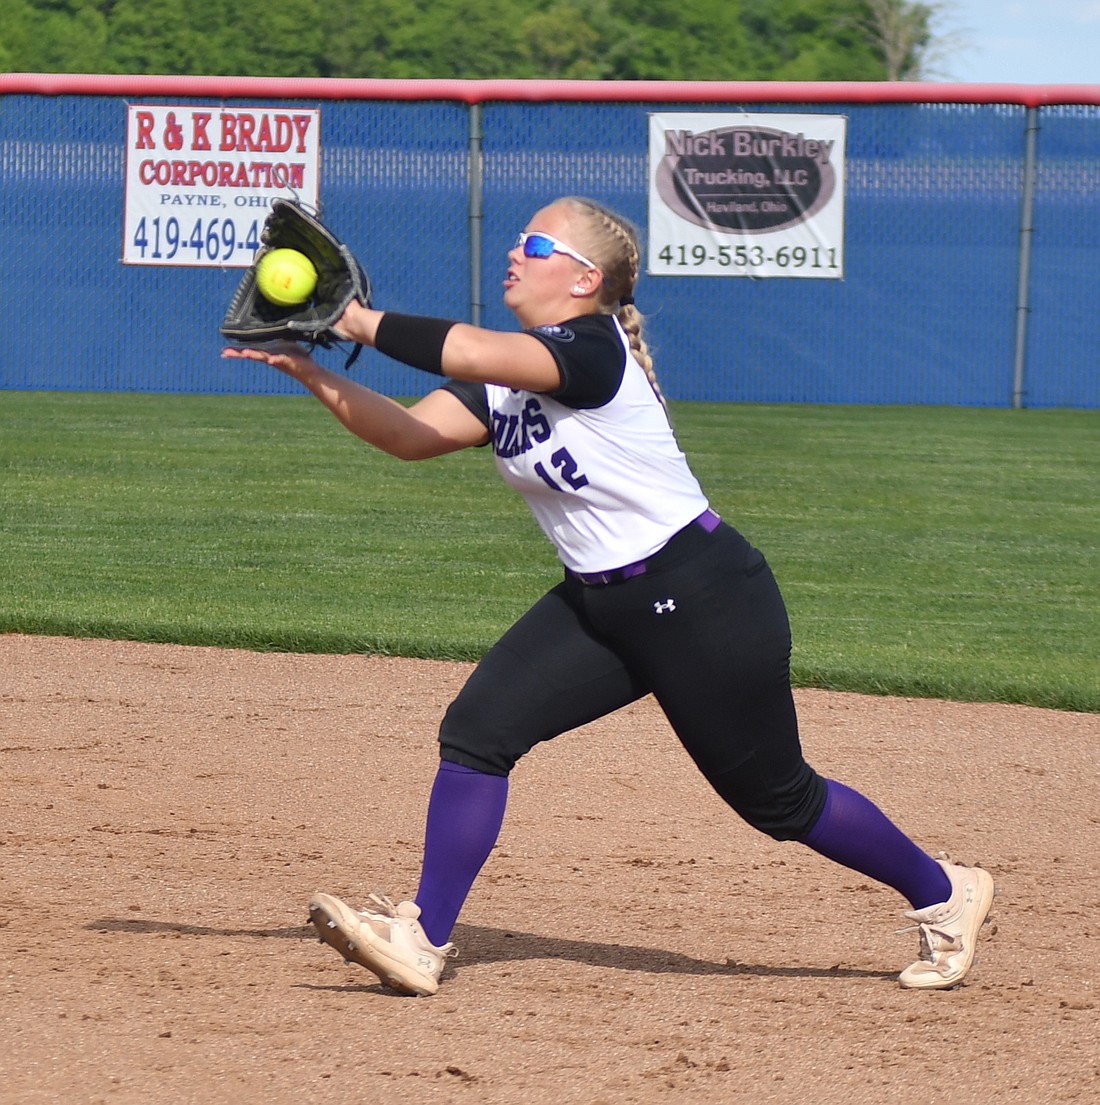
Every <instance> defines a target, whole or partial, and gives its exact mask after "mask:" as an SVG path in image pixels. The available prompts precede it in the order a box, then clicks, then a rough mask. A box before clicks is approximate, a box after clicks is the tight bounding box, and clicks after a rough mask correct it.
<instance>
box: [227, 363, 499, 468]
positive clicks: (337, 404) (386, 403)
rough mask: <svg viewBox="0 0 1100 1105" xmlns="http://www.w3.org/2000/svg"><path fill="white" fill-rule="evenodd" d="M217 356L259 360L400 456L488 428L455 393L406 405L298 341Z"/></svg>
mask: <svg viewBox="0 0 1100 1105" xmlns="http://www.w3.org/2000/svg"><path fill="white" fill-rule="evenodd" d="M222 356H224V357H227V358H240V359H244V360H253V361H260V362H262V363H264V364H269V365H271V366H272V367H273V368H277V369H279V370H280V371H281V372H285V373H286V374H287V375H288V376H292V377H293V378H294V379H295V380H297V381H298V382H299V383H301V384H302V385H303V386H305V387H306V388H308V389H309V390H310V391H311V392H312V393H313V394H314V395H315V396H316V397H317V398H318V399H319V400H320V401H321V402H322V403H323V404H324V405H325V406H326V407H327V408H328V409H329V411H331V412H332V414H333V415H334V416H335V417H336V418H337V419H338V420H339V421H340V422H341V423H342V424H343V425H344V426H345V427H346V428H347V429H348V430H350V431H351V432H352V433H353V434H355V436H356V437H359V438H362V440H363V441H365V442H367V443H368V444H370V445H373V446H374V447H375V448H377V449H381V450H382V451H383V452H385V453H389V454H390V455H391V456H395V457H398V458H399V459H401V460H427V459H429V458H430V457H438V456H443V455H444V454H446V453H453V452H457V451H458V450H459V449H466V448H469V447H470V446H474V445H484V444H485V442H486V441H487V440H488V431H487V430H486V428H485V425H484V424H483V423H482V422H481V420H480V419H479V418H478V417H477V416H476V415H475V414H474V413H473V412H471V411H470V410H469V408H468V407H467V406H466V405H465V404H464V403H463V402H462V401H461V400H460V399H458V398H457V397H456V396H454V395H452V394H450V393H449V392H447V391H445V390H444V389H442V388H437V389H436V390H435V391H432V392H429V393H428V394H427V395H426V396H424V397H423V398H422V399H420V400H418V401H417V402H416V403H413V404H412V405H411V406H409V407H406V406H404V405H403V404H401V403H398V402H397V401H396V400H395V399H391V398H390V397H389V396H387V395H382V394H381V393H380V392H376V391H372V390H371V389H370V388H368V387H364V386H363V385H362V384H359V383H356V382H355V381H354V380H351V379H349V378H348V377H347V376H345V375H343V374H341V373H338V372H332V371H330V370H329V369H326V368H323V367H321V365H319V364H318V363H317V362H316V361H315V360H313V358H312V357H310V356H309V354H308V353H307V352H306V351H305V349H303V348H302V347H301V346H298V345H293V344H290V343H286V344H284V345H281V346H276V347H268V348H265V349H257V348H244V349H237V348H233V347H230V348H227V349H225V350H223V353H222Z"/></svg>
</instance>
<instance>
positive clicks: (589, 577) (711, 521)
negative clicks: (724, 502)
mask: <svg viewBox="0 0 1100 1105" xmlns="http://www.w3.org/2000/svg"><path fill="white" fill-rule="evenodd" d="M721 524H722V519H721V518H720V517H719V516H718V515H717V514H715V512H714V511H713V510H710V509H709V508H708V509H707V510H704V511H703V513H702V514H700V515H699V517H698V518H695V519H693V520H692V521H690V522H688V524H687V525H686V526H684V529H682V530H680V531H679V533H683V532H684V530H686V529H688V528H689V527H690V526H699V528H700V529H702V530H704V531H705V532H706V533H713V532H714V531H715V530H716V529H717V528H718V527H719V526H720V525H721ZM679 533H675V534H673V535H672V537H671V538H670V539H669V541H668V542H667V543H666V544H665V545H664V546H662V547H661V548H660V549H658V550H657V552H655V553H654V554H653V556H650V557H647V558H646V559H645V560H635V561H634V563H633V564H624V565H623V566H622V567H621V568H612V569H611V570H610V571H607V572H574V571H572V570H570V571H569V574H570V575H571V576H572V577H573V578H574V579H579V580H580V581H581V583H587V584H588V585H589V586H595V585H597V584H601V583H622V582H623V581H624V580H627V579H633V578H634V577H635V576H644V575H645V574H646V572H647V571H648V569H649V565H650V564H652V563H653V559H654V557H656V556H659V555H660V554H661V553H662V552H664V550H665V549H667V548H668V546H669V545H670V544H671V543H672V542H673V541H675V540H676V538H677V537H678V536H679Z"/></svg>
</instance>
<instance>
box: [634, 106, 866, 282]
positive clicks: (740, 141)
mask: <svg viewBox="0 0 1100 1105" xmlns="http://www.w3.org/2000/svg"><path fill="white" fill-rule="evenodd" d="M846 130H847V119H846V118H845V117H843V116H835V115H772V114H755V115H749V114H743V113H738V114H717V113H706V112H699V113H691V114H652V115H650V117H649V234H648V243H649V249H648V263H647V271H648V272H649V273H651V274H653V275H656V276H752V277H776V276H790V277H804V278H805V277H811V278H813V277H816V278H819V279H822V278H824V279H840V278H841V277H843V275H844V187H845V172H844V168H845V164H844V157H845V138H846Z"/></svg>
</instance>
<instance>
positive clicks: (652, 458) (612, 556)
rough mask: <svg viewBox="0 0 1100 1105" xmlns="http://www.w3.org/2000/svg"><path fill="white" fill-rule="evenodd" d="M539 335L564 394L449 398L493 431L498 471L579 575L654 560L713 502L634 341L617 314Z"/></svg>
mask: <svg viewBox="0 0 1100 1105" xmlns="http://www.w3.org/2000/svg"><path fill="white" fill-rule="evenodd" d="M527 332H528V333H530V334H533V335H534V336H535V337H537V338H539V339H540V340H541V341H542V342H543V343H544V344H545V345H546V346H547V348H548V349H549V350H550V351H551V352H552V353H553V354H554V357H555V359H556V360H557V362H558V365H559V367H560V368H561V371H562V381H563V383H562V387H561V388H560V389H559V390H558V391H556V392H554V393H553V394H552V395H551V394H543V393H538V392H532V391H516V390H513V389H511V388H507V387H501V386H499V385H496V384H486V385H484V406H482V405H481V403H478V402H477V400H476V398H475V395H476V391H475V390H473V387H472V386H471V385H464V384H461V383H458V382H452V383H451V384H449V385H448V388H449V390H452V391H454V392H455V393H456V394H457V395H459V397H460V398H462V399H463V401H464V402H466V403H467V405H468V406H470V408H471V410H475V412H476V413H478V414H479V416H480V417H481V418H482V420H483V421H484V422H485V424H486V426H487V428H488V429H489V431H490V434H491V443H492V447H493V453H494V455H495V457H496V463H497V467H498V469H499V470H500V472H501V474H502V475H503V477H504V479H505V480H506V481H507V482H508V483H510V484H511V485H512V486H513V487H514V488H515V489H516V490H517V491H518V492H519V493H520V494H521V495H522V496H523V497H524V499H526V501H527V503H528V505H529V506H530V508H531V511H532V512H533V513H534V515H535V518H536V520H537V521H538V523H539V525H540V526H541V527H542V530H543V532H544V533H545V534H546V536H547V537H548V538H549V539H550V540H551V541H552V542H553V544H554V547H555V548H556V549H557V552H558V555H559V557H560V558H561V560H562V563H563V564H564V565H565V566H566V567H567V568H570V569H572V570H573V571H576V572H585V573H588V572H603V571H609V570H611V569H612V568H618V567H622V566H623V565H625V564H632V563H634V562H635V561H637V560H643V559H645V558H646V557H648V556H651V555H652V554H653V553H655V552H656V551H657V550H658V549H660V548H662V547H663V546H664V545H665V543H666V542H667V541H668V539H669V538H670V537H672V535H673V534H675V533H676V532H678V531H679V530H681V529H683V528H684V526H686V525H687V524H688V523H689V522H691V521H692V520H693V519H695V518H697V517H698V516H699V515H700V514H701V513H703V511H705V510H706V509H707V505H708V504H707V499H706V496H705V495H704V494H703V492H702V489H701V488H700V486H699V482H698V480H696V478H695V476H694V474H693V473H692V471H691V469H690V468H689V467H688V463H687V459H686V458H685V456H684V454H683V452H682V451H681V449H680V446H679V444H678V443H677V441H676V437H675V435H674V433H673V431H672V427H671V426H670V424H669V421H668V416H667V414H666V412H665V408H664V405H663V404H662V403H661V401H660V399H659V398H658V397H657V395H656V393H655V392H654V390H653V388H652V386H651V385H650V382H649V380H648V378H647V377H646V374H645V372H644V371H643V369H642V368H641V366H640V365H639V364H638V362H637V361H635V359H634V357H633V356H632V355H631V353H630V344H629V341H628V339H627V337H626V334H625V333H624V332H623V330H622V327H621V326H620V325H619V323H618V320H617V319H615V318H613V317H612V316H610V315H586V316H582V317H581V318H578V319H573V320H571V321H570V322H568V323H564V324H562V325H558V326H541V327H537V328H535V329H533V330H530V331H527ZM477 388H478V389H479V390H480V386H477ZM477 398H480V397H477Z"/></svg>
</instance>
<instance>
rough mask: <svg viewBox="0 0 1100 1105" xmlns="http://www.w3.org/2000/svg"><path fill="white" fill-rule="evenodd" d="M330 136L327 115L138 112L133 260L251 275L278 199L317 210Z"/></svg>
mask: <svg viewBox="0 0 1100 1105" xmlns="http://www.w3.org/2000/svg"><path fill="white" fill-rule="evenodd" d="M320 131H321V113H320V110H319V109H317V108H309V109H305V110H300V109H290V108H275V107H263V108H259V107H246V108H225V107H191V106H186V107H167V106H153V105H141V104H132V105H130V106H129V111H128V120H127V127H126V205H125V206H126V215H125V226H124V231H123V233H124V241H123V251H122V260H123V263H124V264H128V265H209V266H218V267H233V266H236V267H238V268H246V267H247V266H248V265H250V264H251V263H252V256H253V254H254V253H255V252H256V250H257V248H258V247H259V244H260V241H259V235H260V230H261V229H262V227H263V224H264V219H265V218H267V215H268V212H269V211H270V209H271V202H272V200H274V199H277V198H279V197H283V198H286V199H294V198H297V199H300V200H301V201H302V202H303V203H305V204H307V205H309V206H312V207H314V208H316V207H317V195H318V184H319V166H320V149H321V139H320Z"/></svg>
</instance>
